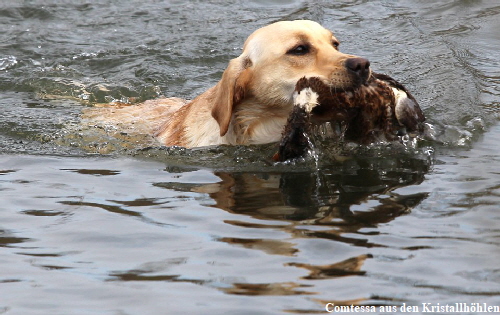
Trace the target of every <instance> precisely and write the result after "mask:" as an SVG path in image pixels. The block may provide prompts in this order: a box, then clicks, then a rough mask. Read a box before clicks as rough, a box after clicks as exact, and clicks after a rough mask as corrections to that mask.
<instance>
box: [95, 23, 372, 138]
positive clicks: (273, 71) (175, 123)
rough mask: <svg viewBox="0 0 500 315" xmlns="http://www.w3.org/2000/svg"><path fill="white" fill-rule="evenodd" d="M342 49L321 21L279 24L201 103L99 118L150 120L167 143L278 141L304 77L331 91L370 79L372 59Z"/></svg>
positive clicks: (152, 104)
mask: <svg viewBox="0 0 500 315" xmlns="http://www.w3.org/2000/svg"><path fill="white" fill-rule="evenodd" d="M338 48H339V41H338V40H337V38H335V36H334V35H333V33H332V32H331V31H329V30H327V29H325V28H323V27H322V26H321V25H319V24H318V23H316V22H313V21H308V20H297V21H281V22H277V23H273V24H270V25H268V26H265V27H262V28H260V29H258V30H257V31H255V32H254V33H253V34H251V35H250V36H249V37H248V39H247V40H246V42H245V44H244V46H243V52H242V54H241V55H240V56H239V57H237V58H235V59H232V60H231V61H230V62H229V65H228V67H227V69H226V70H225V71H224V73H223V75H222V78H221V80H220V81H219V82H218V83H217V84H216V85H215V86H213V87H211V88H210V89H208V90H207V91H206V92H204V93H203V94H201V95H199V96H198V97H196V98H195V99H194V100H192V101H190V102H188V101H185V100H182V99H178V98H163V99H158V100H153V101H147V102H145V103H143V104H139V105H137V106H129V107H128V108H124V109H122V110H120V109H115V110H113V111H112V113H109V115H107V116H108V117H107V118H103V117H102V115H101V117H100V118H101V119H110V118H112V120H114V121H117V122H121V123H125V122H126V121H129V122H132V123H135V125H136V126H137V125H139V124H149V127H150V128H154V129H155V131H154V135H155V137H156V138H157V139H158V140H159V141H160V142H161V143H162V144H164V145H166V146H174V145H175V146H182V147H188V148H191V147H200V146H209V145H219V144H230V145H236V144H243V145H250V144H264V143H270V142H277V141H279V140H280V138H281V135H282V132H283V128H284V126H285V124H286V122H287V118H288V116H289V114H290V112H291V110H292V107H293V93H294V89H295V84H296V83H297V81H298V80H299V79H300V78H302V77H318V78H320V79H321V80H322V81H324V83H325V84H327V85H328V86H330V87H331V89H332V90H349V89H354V88H356V87H358V86H360V85H362V84H363V83H365V82H366V80H367V79H368V78H369V76H370V73H371V70H370V63H369V61H368V60H366V59H364V58H360V57H357V56H353V55H348V54H344V53H341V52H340V51H339V49H338ZM131 107H133V108H134V109H131ZM94 115H95V113H94Z"/></svg>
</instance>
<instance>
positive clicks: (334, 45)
mask: <svg viewBox="0 0 500 315" xmlns="http://www.w3.org/2000/svg"><path fill="white" fill-rule="evenodd" d="M332 45H333V47H334V48H335V49H337V50H338V49H339V46H340V43H339V42H337V41H336V40H334V41H333V42H332Z"/></svg>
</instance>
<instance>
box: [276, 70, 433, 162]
mask: <svg viewBox="0 0 500 315" xmlns="http://www.w3.org/2000/svg"><path fill="white" fill-rule="evenodd" d="M293 97H294V107H293V109H292V112H291V113H290V115H289V117H288V120H287V123H286V125H285V128H284V130H283V133H282V137H281V141H280V145H279V149H278V152H277V153H276V154H275V155H274V157H273V159H274V160H275V161H286V160H289V159H293V158H297V157H302V156H304V155H305V154H306V152H307V151H308V150H309V149H310V147H311V143H310V140H309V136H310V135H311V132H312V129H313V128H314V127H315V126H318V125H322V124H326V123H330V126H332V127H336V126H340V129H341V130H342V132H341V135H337V136H338V137H342V138H344V139H345V140H348V141H354V142H358V143H361V144H368V143H371V142H373V141H377V140H386V141H393V140H395V139H397V138H398V137H399V136H404V135H410V136H415V135H418V134H420V133H422V132H423V127H424V125H423V122H424V121H425V117H424V114H423V112H422V110H421V109H420V106H419V105H418V103H417V101H416V100H415V98H414V97H413V96H412V95H411V93H410V92H408V90H407V89H406V88H405V87H404V86H403V85H402V84H400V83H399V82H397V81H396V80H394V79H392V78H391V77H389V76H387V75H385V74H377V73H372V74H371V76H370V77H369V78H368V80H367V81H366V83H364V84H362V85H361V86H360V87H358V88H356V89H353V90H342V91H337V90H336V89H332V88H331V87H330V86H329V85H327V84H325V83H324V82H323V81H322V80H321V79H320V78H318V77H309V78H306V77H303V78H301V79H300V80H299V81H297V84H296V85H295V92H294V96H293Z"/></svg>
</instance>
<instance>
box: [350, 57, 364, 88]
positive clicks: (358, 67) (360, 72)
mask: <svg viewBox="0 0 500 315" xmlns="http://www.w3.org/2000/svg"><path fill="white" fill-rule="evenodd" d="M345 67H346V68H347V69H349V71H351V73H353V74H354V75H355V76H356V77H357V78H358V79H359V80H360V81H361V83H365V82H366V81H367V80H368V77H369V76H370V61H368V59H365V58H361V57H354V58H348V59H346V61H345Z"/></svg>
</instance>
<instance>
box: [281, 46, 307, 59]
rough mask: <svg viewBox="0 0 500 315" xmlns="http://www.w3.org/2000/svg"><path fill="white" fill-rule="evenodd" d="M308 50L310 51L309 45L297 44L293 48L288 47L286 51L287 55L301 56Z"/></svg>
mask: <svg viewBox="0 0 500 315" xmlns="http://www.w3.org/2000/svg"><path fill="white" fill-rule="evenodd" d="M309 51H310V47H309V45H298V46H295V47H294V48H292V49H290V50H289V51H287V52H286V53H287V54H289V55H295V56H302V55H305V54H308V53H309Z"/></svg>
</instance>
